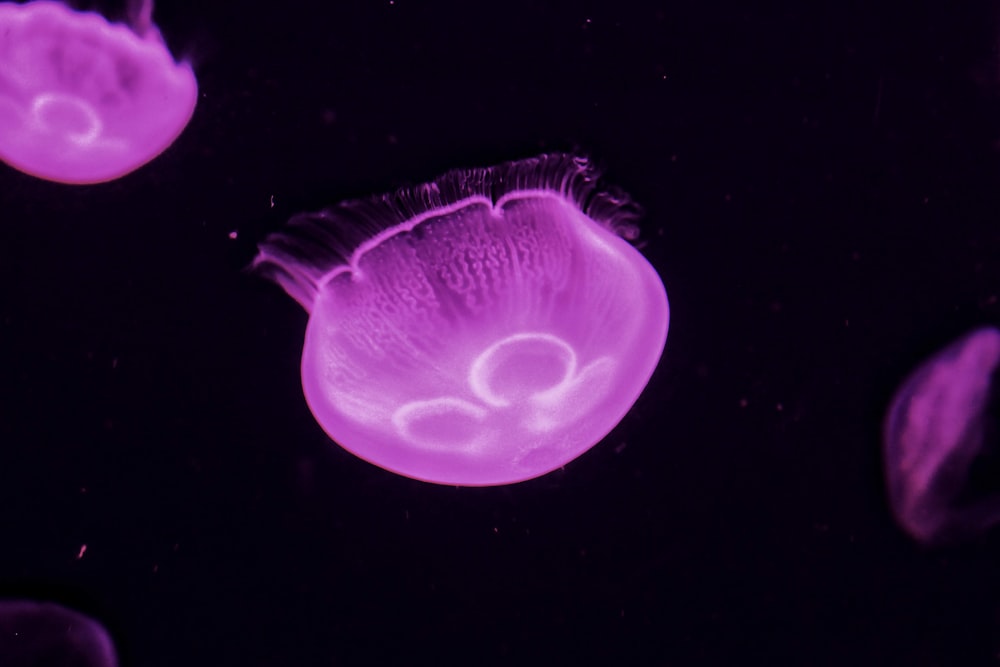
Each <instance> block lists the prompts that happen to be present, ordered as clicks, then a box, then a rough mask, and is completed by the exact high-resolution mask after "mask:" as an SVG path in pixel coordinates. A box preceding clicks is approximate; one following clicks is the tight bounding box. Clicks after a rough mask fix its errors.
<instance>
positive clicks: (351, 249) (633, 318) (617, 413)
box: [254, 155, 669, 486]
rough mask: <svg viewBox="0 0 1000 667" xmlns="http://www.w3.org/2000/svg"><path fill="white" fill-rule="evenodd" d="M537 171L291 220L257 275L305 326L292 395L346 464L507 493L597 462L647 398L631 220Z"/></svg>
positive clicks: (591, 173)
mask: <svg viewBox="0 0 1000 667" xmlns="http://www.w3.org/2000/svg"><path fill="white" fill-rule="evenodd" d="M597 178H598V174H597V173H596V171H595V170H594V168H593V167H592V166H591V165H590V164H589V163H588V162H587V161H585V160H583V159H581V158H577V157H574V156H570V155H547V156H541V157H538V158H533V159H529V160H523V161H520V162H512V163H507V164H503V165H500V166H497V167H493V168H488V169H471V170H461V171H453V172H450V173H448V174H446V175H444V176H442V177H440V178H439V179H437V180H436V181H434V182H432V183H428V184H426V185H421V186H419V187H415V188H412V189H407V190H403V191H400V192H397V193H395V194H392V195H386V196H383V197H380V198H377V199H373V200H370V201H364V202H348V203H345V204H341V205H339V206H337V207H334V208H331V209H328V210H326V211H323V212H320V213H311V214H303V215H299V216H296V217H295V218H293V219H292V220H291V221H290V222H289V224H288V225H287V226H286V228H285V229H284V230H282V231H281V232H279V233H277V234H274V235H272V236H270V237H269V238H267V239H266V240H265V242H264V243H262V244H261V246H260V252H259V254H258V256H257V258H256V260H255V262H254V266H255V267H257V268H259V269H261V270H262V271H265V272H266V273H267V274H268V275H269V276H270V277H272V278H273V279H274V280H275V281H276V282H278V283H279V284H280V285H281V286H282V287H284V289H285V290H286V291H287V292H288V294H289V295H291V296H292V297H294V298H295V299H296V300H297V301H298V302H299V303H300V304H301V305H302V306H303V307H304V308H305V309H306V310H307V311H308V312H309V314H310V316H309V323H308V325H307V328H306V336H305V344H304V348H303V353H302V385H303V390H304V393H305V396H306V400H307V402H308V404H309V406H310V409H311V410H312V413H313V415H314V416H315V418H316V420H317V421H318V422H319V424H320V425H321V426H322V427H323V429H324V430H325V431H326V433H327V434H328V435H329V436H330V437H331V438H332V439H333V440H334V441H336V442H337V443H339V444H340V445H341V446H342V447H344V448H345V449H347V450H349V451H351V452H353V453H354V454H356V455H357V456H359V457H361V458H363V459H365V460H367V461H369V462H371V463H374V464H375V465H378V466H380V467H382V468H385V469H387V470H391V471H393V472H396V473H399V474H401V475H405V476H408V477H412V478H416V479H420V480H424V481H428V482H436V483H441V484H454V485H465V486H485V485H497V484H508V483H513V482H518V481H522V480H526V479H530V478H533V477H537V476H539V475H542V474H545V473H547V472H550V471H552V470H554V469H556V468H559V467H560V466H563V465H565V464H566V463H568V462H569V461H572V460H573V459H575V458H576V457H578V456H580V455H581V454H583V453H584V452H585V451H587V450H588V449H590V448H591V447H593V446H594V445H595V444H597V443H598V442H599V441H601V440H602V439H603V438H604V436H606V435H607V434H608V433H609V432H610V431H611V429H613V428H614V427H615V426H616V425H617V424H618V422H619V421H620V420H621V419H622V418H623V417H624V416H625V414H626V413H627V412H628V410H629V409H630V408H631V407H632V405H633V404H634V403H635V401H636V400H637V398H638V397H639V394H640V393H641V392H642V390H643V389H644V388H645V386H646V383H647V382H648V381H649V378H650V376H651V375H652V373H653V370H654V368H655V367H656V365H657V363H658V362H659V359H660V355H661V353H662V351H663V347H664V344H665V342H666V336H667V328H668V322H669V306H668V304H667V296H666V292H665V290H664V287H663V283H662V282H661V281H660V278H659V276H658V275H657V273H656V271H655V270H654V269H653V267H652V266H651V265H650V264H649V262H647V261H646V259H645V258H644V257H643V256H642V255H641V254H640V253H639V252H638V251H637V250H636V249H635V248H634V247H633V246H631V245H630V244H629V243H627V242H626V241H625V240H623V239H622V238H621V236H620V235H619V234H618V233H616V232H617V231H618V230H629V229H633V226H632V225H631V220H632V219H633V217H634V215H635V212H636V208H635V206H634V205H633V204H631V202H630V201H629V200H628V199H627V198H626V197H624V196H623V195H621V194H613V193H611V192H609V191H606V190H601V189H599V188H598V183H597Z"/></svg>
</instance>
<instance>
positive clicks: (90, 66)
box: [0, 0, 198, 184]
mask: <svg viewBox="0 0 1000 667" xmlns="http://www.w3.org/2000/svg"><path fill="white" fill-rule="evenodd" d="M134 1H135V2H136V4H135V5H134V6H135V7H136V8H137V9H136V11H135V12H133V17H132V19H131V20H130V24H131V25H130V26H125V25H122V24H113V23H109V22H108V21H107V20H106V19H105V18H104V17H103V16H101V15H100V14H96V13H93V12H83V11H74V10H73V9H70V8H69V7H67V6H65V5H63V4H61V3H59V2H53V1H50V0H36V1H35V2H29V3H27V4H17V3H13V2H0V160H2V161H3V162H6V163H7V164H8V165H10V166H11V167H13V168H15V169H17V170H19V171H22V172H24V173H26V174H31V175H32V176H36V177H38V178H43V179H46V180H50V181H56V182H59V183H67V184H87V183H100V182H104V181H110V180H114V179H116V178H119V177H121V176H124V175H125V174H128V173H130V172H132V171H134V170H136V169H138V168H139V167H141V166H143V165H144V164H146V163H147V162H149V161H150V160H152V159H153V158H155V157H156V156H158V155H159V154H160V153H162V152H163V151H164V150H166V149H167V147H169V146H170V145H171V144H172V143H173V142H174V140H175V139H176V138H177V137H178V136H179V135H180V134H181V132H182V131H183V130H184V128H185V127H186V126H187V124H188V121H189V120H190V119H191V116H192V114H193V113H194V108H195V103H196V101H197V97H198V84H197V82H196V81H195V77H194V73H193V72H192V71H191V67H190V66H189V65H188V64H187V63H177V62H175V61H174V59H173V56H171V55H170V51H169V50H168V49H167V47H166V45H165V44H164V42H163V39H162V37H161V36H160V31H159V30H158V29H157V28H156V26H155V25H153V23H152V19H151V16H152V0H134Z"/></svg>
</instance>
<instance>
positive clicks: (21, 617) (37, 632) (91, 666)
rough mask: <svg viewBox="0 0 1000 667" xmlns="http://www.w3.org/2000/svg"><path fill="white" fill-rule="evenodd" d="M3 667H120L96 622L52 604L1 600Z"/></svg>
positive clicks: (101, 627) (103, 630) (0, 620)
mask: <svg viewBox="0 0 1000 667" xmlns="http://www.w3.org/2000/svg"><path fill="white" fill-rule="evenodd" d="M0 665H3V667H42V666H46V667H47V666H49V665H51V666H53V667H117V665H118V658H117V655H116V652H115V648H114V645H113V644H112V642H111V638H110V637H109V636H108V633H107V631H106V630H105V629H104V627H103V626H102V625H101V624H100V623H98V622H97V621H95V620H93V619H91V618H89V617H87V616H84V615H83V614H81V613H79V612H76V611H72V610H70V609H67V608H66V607H63V606H60V605H58V604H55V603H52V602H37V601H34V600H0Z"/></svg>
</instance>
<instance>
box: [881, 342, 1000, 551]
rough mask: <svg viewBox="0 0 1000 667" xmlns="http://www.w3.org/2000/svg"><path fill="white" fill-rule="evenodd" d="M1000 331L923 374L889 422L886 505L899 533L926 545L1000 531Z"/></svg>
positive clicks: (944, 354)
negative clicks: (998, 527) (998, 388)
mask: <svg viewBox="0 0 1000 667" xmlns="http://www.w3.org/2000/svg"><path fill="white" fill-rule="evenodd" d="M998 365H1000V331H998V330H997V329H994V328H982V329H977V330H975V331H973V332H971V333H969V334H967V335H965V336H963V337H962V338H959V339H958V340H957V341H955V342H954V343H952V344H951V345H949V346H948V347H946V348H944V349H943V350H941V351H940V352H938V353H937V354H935V355H934V356H932V357H931V358H930V359H928V360H927V361H926V362H924V364H923V365H921V366H920V367H918V368H917V369H916V371H914V373H913V374H912V375H911V376H910V377H909V378H908V379H907V380H906V381H905V382H904V383H903V385H902V386H901V387H900V388H899V389H898V390H897V392H896V395H895V397H894V398H893V401H892V405H891V406H890V408H889V413H888V415H887V416H886V420H885V432H884V440H885V442H884V447H885V449H884V455H885V467H886V479H887V482H888V489H889V500H890V503H891V505H892V509H893V513H894V514H895V516H896V520H897V521H898V522H899V524H900V526H902V527H903V529H904V530H906V531H907V532H908V533H909V534H910V535H911V536H913V538H915V539H916V540H917V541H919V542H923V543H926V544H940V543H946V542H952V541H956V540H961V539H963V538H967V537H971V536H974V535H976V534H979V533H981V532H983V531H985V530H986V529H987V528H989V527H991V526H993V525H994V524H997V523H1000V475H998V473H1000V467H998V462H1000V460H998V453H1000V452H998V451H997V448H998V447H1000V440H998V435H1000V434H998V432H997V425H998V419H997V398H998V397H997V394H996V392H995V385H996V373H997V367H998Z"/></svg>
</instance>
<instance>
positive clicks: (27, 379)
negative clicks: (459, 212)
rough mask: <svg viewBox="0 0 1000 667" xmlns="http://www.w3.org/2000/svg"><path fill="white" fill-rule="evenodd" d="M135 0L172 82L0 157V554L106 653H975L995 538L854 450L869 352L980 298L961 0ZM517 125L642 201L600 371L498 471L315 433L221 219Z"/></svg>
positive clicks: (491, 141)
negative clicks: (157, 139)
mask: <svg viewBox="0 0 1000 667" xmlns="http://www.w3.org/2000/svg"><path fill="white" fill-rule="evenodd" d="M751 5H756V6H751ZM122 6H123V5H110V4H109V5H102V6H101V8H102V9H107V10H108V11H111V12H114V11H118V12H121V10H122ZM155 18H156V20H157V21H158V22H159V24H160V25H161V28H162V29H163V32H164V35H165V37H166V39H167V40H168V42H169V44H170V45H171V47H172V48H173V50H174V52H175V53H179V54H181V55H186V56H188V57H190V58H191V59H192V61H193V63H194V68H195V71H196V74H197V76H198V79H199V84H200V87H201V97H200V99H199V105H198V108H197V110H196V112H195V116H194V119H193V121H192V123H191V124H190V126H189V127H188V129H187V131H186V132H185V133H184V134H183V135H182V136H181V137H180V139H179V140H178V141H177V142H176V143H175V144H174V146H173V147H172V148H171V149H170V150H168V151H167V152H166V153H165V154H163V155H162V156H161V157H160V158H158V159H157V160H156V161H155V162H153V163H151V164H150V165H148V166H147V167H145V168H143V169H141V170H140V171H138V172H135V173H133V174H131V175H129V176H127V177H125V178H122V179H120V180H118V181H115V182H112V183H109V184H105V185H97V186H86V187H70V186H63V185H59V184H54V183H46V182H43V181H39V180H36V179H33V178H31V177H28V176H25V175H22V174H20V173H18V172H15V171H13V170H11V169H8V168H5V167H4V168H2V169H0V445H2V446H0V592H2V593H3V594H7V595H36V596H37V595H41V596H48V597H55V598H56V599H59V600H61V601H63V602H67V603H69V604H71V605H73V606H75V607H76V608H79V609H82V610H84V611H88V612H90V613H91V614H93V615H94V616H95V617H97V618H99V619H101V620H102V621H104V622H105V624H106V625H107V626H108V627H109V629H110V630H111V632H112V633H113V635H114V637H115V639H116V641H117V642H118V645H119V649H120V651H121V653H122V658H123V663H124V664H125V665H135V666H138V667H147V666H149V667H153V666H160V665H164V666H167V665H171V666H172V665H206V666H213V667H214V666H226V665H234V666H236V665H240V666H245V667H250V666H258V665H259V666H272V665H296V666H302V667H306V666H312V665H351V664H404V663H405V664H421V663H422V664H429V661H430V660H433V659H437V658H443V659H446V660H447V659H455V660H462V661H463V663H464V664H488V663H498V662H502V663H507V664H570V663H577V664H622V665H625V664H636V665H647V664H648V665H654V664H655V665H731V664H746V663H748V662H750V663H751V664H770V665H806V664H808V665H843V664H865V665H885V664H900V665H902V664H906V665H965V666H970V665H989V664H996V662H997V656H998V655H1000V538H998V537H996V536H994V537H986V538H984V539H983V540H981V541H980V542H978V543H975V544H971V545H967V546H964V547H961V548H953V549H949V550H944V551H927V550H922V549H920V548H918V547H916V546H914V545H913V544H911V543H910V542H909V541H908V540H907V539H906V538H905V537H904V536H903V535H902V534H901V533H900V532H899V531H898V530H897V529H896V527H895V526H894V524H893V522H892V520H891V517H890V515H889V513H888V509H887V507H886V502H885V498H884V485H883V481H882V476H881V467H880V466H881V463H880V458H879V429H880V421H881V417H882V413H883V411H884V409H885V406H886V404H887V402H888V399H889V396H890V394H891V392H892V390H893V389H894V387H895V385H896V384H897V383H898V382H899V381H900V380H901V379H902V376H903V375H904V374H905V373H906V372H907V371H908V370H909V369H910V368H911V367H912V366H913V365H915V364H916V363H917V362H918V361H919V360H920V359H922V358H923V357H924V356H926V355H927V354H929V353H931V352H932V351H933V350H934V349H936V348H938V347H940V346H942V345H943V344H945V343H946V342H947V341H949V340H950V339H951V338H953V337H954V336H957V335H958V334H960V333H962V332H964V331H965V330H967V329H968V328H970V327H971V326H973V325H975V324H982V323H994V324H995V323H997V322H998V320H1000V304H998V294H1000V187H998V185H1000V159H998V156H1000V152H998V139H1000V53H998V44H1000V11H998V9H997V7H996V6H995V5H994V4H992V3H987V2H972V3H953V2H944V1H943V0H940V1H934V2H928V3H922V4H919V6H918V4H914V5H913V6H909V7H906V8H905V11H902V8H900V7H895V6H894V7H887V6H886V7H883V6H880V5H879V4H878V3H871V2H854V3H851V2H825V1H820V2H795V3H740V2H640V1H631V0H621V1H617V2H565V3H557V2H544V1H535V2H529V1H527V0H512V1H510V2H504V3H496V2H464V3H460V2H456V3H452V4H447V3H435V2H420V1H417V0H396V1H395V2H394V3H390V2H387V1H384V0H380V1H371V2H369V1H367V0H366V1H363V2H337V3H334V2H326V1H324V2H295V1H289V2H281V3H266V4H265V3H246V2H188V1H181V2H170V1H168V0H163V2H161V3H160V4H159V5H158V7H157V10H156V14H155ZM553 150H579V151H582V152H584V153H586V154H589V155H591V156H592V157H593V158H594V159H595V160H596V162H597V163H598V164H599V165H601V166H602V167H603V168H604V169H605V171H606V176H607V179H608V181H609V182H611V183H614V184H616V185H618V186H620V187H622V188H624V189H625V190H627V191H629V192H630V193H632V195H633V196H634V197H635V198H636V199H637V200H638V201H639V202H640V203H641V204H642V205H643V206H644V207H645V209H646V216H645V218H644V220H643V239H642V240H643V241H644V243H645V245H644V246H643V252H644V253H645V255H646V256H647V257H648V258H649V260H650V261H651V262H652V263H653V265H654V266H655V267H656V269H657V270H658V271H659V273H660V274H661V276H662V277H663V281H664V283H665V285H666V287H667V292H668V294H669V298H670V301H671V309H672V313H671V315H672V318H671V330H670V334H669V338H668V341H667V346H666V352H665V355H664V357H663V360H662V362H661V364H660V366H659V368H658V369H657V371H656V373H655V375H654V376H653V378H652V381H651V382H650V384H649V386H648V388H647V390H646V392H645V393H644V394H643V395H642V397H641V398H640V399H639V401H638V403H637V404H636V406H635V408H634V409H633V410H632V412H630V413H629V415H628V416H627V417H626V418H625V420H624V421H623V422H622V423H621V424H620V425H619V427H618V428H616V429H615V430H614V431H613V432H612V433H611V434H610V435H609V436H608V437H607V438H606V439H605V440H604V442H602V443H601V444H600V445H598V446H597V447H595V448H594V449H593V450H591V451H590V452H589V453H587V454H586V455H584V456H583V457H581V458H580V459H578V460H577V461H575V462H573V463H572V464H570V465H568V466H566V468H565V469H563V470H560V471H557V472H554V473H552V474H550V475H547V476H544V477H542V478H539V479H536V480H533V481H529V482H525V483H522V484H517V485H514V486H507V487H497V488H485V489H469V488H453V487H441V486H434V485H430V484H425V483H421V482H416V481H412V480H409V479H406V478H403V477H399V476H396V475H393V474H390V473H388V472H385V471H383V470H381V469H379V468H376V467H374V466H371V465H369V464H367V463H365V462H363V461H361V460H359V459H357V458H354V457H353V456H351V455H349V454H348V453H346V452H345V451H343V450H341V449H340V448H338V447H336V446H334V445H333V444H332V443H330V441H329V440H328V438H327V437H326V436H325V435H324V433H323V432H322V430H321V429H320V428H319V426H318V425H317V424H316V423H315V421H314V420H313V418H312V416H311V414H310V413H309V410H308V408H307V406H306V404H305V402H304V400H303V399H302V396H301V388H300V382H299V369H298V362H299V353H300V346H301V343H302V335H303V331H304V327H305V323H306V314H305V313H304V312H303V311H302V310H301V309H300V308H299V306H298V305H297V304H295V303H294V302H293V301H292V300H291V299H289V298H288V297H287V296H285V295H284V294H283V293H282V292H281V290H280V289H278V288H277V287H275V286H273V285H270V284H268V283H266V282H264V281H262V280H259V279H257V278H256V277H254V276H252V275H248V274H247V273H245V272H244V271H243V269H244V267H245V266H246V264H247V263H248V262H249V261H250V260H251V258H252V257H253V254H254V249H255V244H256V242H258V241H259V240H260V239H261V238H262V236H263V235H264V234H266V233H267V232H269V231H272V230H275V229H277V228H278V227H279V226H280V225H281V223H282V222H283V221H284V220H286V219H287V218H288V217H289V216H290V215H291V214H293V213H295V212H298V211H300V210H304V209H309V208H318V207H321V206H323V205H325V204H329V203H332V202H336V201H339V200H341V199H344V198H347V197H358V196H365V195H368V194H372V193H378V192H382V191H386V190H389V189H391V188H394V187H396V186H400V185H404V184H407V183H417V182H422V181H425V180H427V179H430V178H433V177H434V176H435V175H436V174H438V173H440V172H442V171H444V170H447V169H451V168H454V167H461V166H485V165H490V164H494V163H497V162H500V161H504V160H509V159H518V158H522V157H527V156H531V155H534V154H537V153H540V152H545V151H553ZM272 198H273V206H272ZM233 232H235V233H236V238H235V239H232V238H230V235H231V233H233ZM82 545H86V551H85V553H84V554H83V556H82V557H78V556H79V553H80V550H81V546H82Z"/></svg>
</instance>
